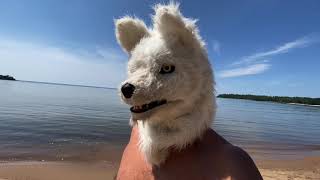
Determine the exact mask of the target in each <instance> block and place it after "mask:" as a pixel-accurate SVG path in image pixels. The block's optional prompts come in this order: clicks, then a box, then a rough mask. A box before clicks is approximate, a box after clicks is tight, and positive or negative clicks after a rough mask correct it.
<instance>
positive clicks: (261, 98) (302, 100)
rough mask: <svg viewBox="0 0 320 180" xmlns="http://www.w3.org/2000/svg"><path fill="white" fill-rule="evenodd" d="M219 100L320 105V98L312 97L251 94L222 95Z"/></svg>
mask: <svg viewBox="0 0 320 180" xmlns="http://www.w3.org/2000/svg"><path fill="white" fill-rule="evenodd" d="M218 97H219V98H231V99H248V100H254V101H272V102H279V103H299V104H309V105H320V98H310V97H287V96H260V95H251V94H245V95H241V94H220V95H218Z"/></svg>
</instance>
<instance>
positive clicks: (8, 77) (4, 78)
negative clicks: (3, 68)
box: [0, 75, 16, 81]
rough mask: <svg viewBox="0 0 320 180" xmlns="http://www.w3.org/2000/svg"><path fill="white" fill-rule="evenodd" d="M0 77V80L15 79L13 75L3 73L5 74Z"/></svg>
mask: <svg viewBox="0 0 320 180" xmlns="http://www.w3.org/2000/svg"><path fill="white" fill-rule="evenodd" d="M0 79H2V80H11V81H14V80H16V79H15V78H14V77H12V76H9V75H5V76H3V75H0Z"/></svg>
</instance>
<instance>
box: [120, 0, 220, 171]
mask: <svg viewBox="0 0 320 180" xmlns="http://www.w3.org/2000/svg"><path fill="white" fill-rule="evenodd" d="M154 10H155V14H154V15H153V27H152V28H148V27H147V26H146V25H145V23H144V22H143V21H142V20H140V19H138V18H132V17H128V16H125V17H123V18H120V19H117V20H115V25H116V37H117V40H118V42H119V44H120V45H121V46H122V48H123V49H124V51H126V52H127V53H128V54H129V63H128V79H127V80H126V81H125V82H123V83H122V86H121V92H122V93H121V97H122V100H123V101H124V102H125V103H126V104H128V105H130V106H132V107H131V108H130V111H131V114H132V117H131V122H132V123H133V124H137V126H138V129H139V135H140V150H141V151H142V152H143V153H144V155H145V157H146V160H147V161H148V162H149V163H151V164H154V165H160V164H161V163H163V162H164V161H165V159H166V157H167V155H168V149H169V148H172V147H173V148H177V149H182V148H184V147H186V145H188V144H191V143H192V142H193V141H194V140H195V139H197V138H199V137H201V135H202V133H203V132H204V131H205V130H206V129H208V128H210V126H211V124H212V121H213V117H214V115H215V107H216V103H215V95H214V87H213V86H214V80H213V73H212V70H211V65H210V63H209V60H208V55H207V52H206V49H205V44H204V42H203V41H202V40H201V37H200V36H199V34H198V29H197V27H196V24H195V23H196V21H195V20H192V19H189V18H185V17H183V16H182V14H181V13H180V11H179V5H178V4H175V3H170V4H168V5H156V6H155V7H154Z"/></svg>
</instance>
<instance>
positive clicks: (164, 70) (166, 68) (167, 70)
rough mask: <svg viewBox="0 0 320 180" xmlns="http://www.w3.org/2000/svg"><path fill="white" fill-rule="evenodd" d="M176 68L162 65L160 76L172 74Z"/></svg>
mask: <svg viewBox="0 0 320 180" xmlns="http://www.w3.org/2000/svg"><path fill="white" fill-rule="evenodd" d="M174 69H175V67H174V66H173V65H167V64H164V65H162V67H161V69H160V74H167V73H172V72H173V71H174Z"/></svg>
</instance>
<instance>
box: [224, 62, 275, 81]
mask: <svg viewBox="0 0 320 180" xmlns="http://www.w3.org/2000/svg"><path fill="white" fill-rule="evenodd" d="M270 66H271V65H270V64H265V63H262V64H253V65H249V66H246V67H241V68H234V69H228V70H223V71H220V72H218V76H219V77H221V78H230V77H239V76H246V75H253V74H260V73H263V72H265V71H267V70H268V69H269V68H270Z"/></svg>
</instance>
